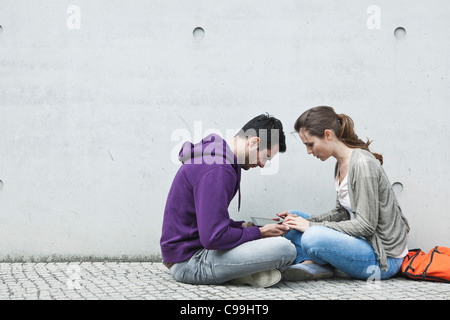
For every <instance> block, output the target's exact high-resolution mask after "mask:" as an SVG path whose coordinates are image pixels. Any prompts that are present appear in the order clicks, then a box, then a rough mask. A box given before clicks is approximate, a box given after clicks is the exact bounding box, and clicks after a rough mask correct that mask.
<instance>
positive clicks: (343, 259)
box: [285, 210, 403, 280]
mask: <svg viewBox="0 0 450 320" xmlns="http://www.w3.org/2000/svg"><path fill="white" fill-rule="evenodd" d="M289 212H290V213H292V214H296V215H298V216H300V217H303V218H305V219H307V218H309V217H311V215H309V214H307V213H304V212H301V211H295V210H292V211H289ZM285 238H287V239H289V240H291V242H292V243H293V244H294V245H295V248H296V249H297V257H296V259H295V263H300V262H302V261H304V260H313V261H314V262H316V263H319V264H330V265H332V266H333V267H335V268H337V269H339V270H341V271H343V272H344V273H346V274H347V275H349V276H351V277H353V278H357V279H364V280H366V279H368V278H369V277H371V279H374V278H375V279H377V280H383V279H388V278H390V277H392V276H394V275H395V274H396V273H397V272H398V271H399V270H400V268H401V265H402V262H403V258H391V257H388V270H387V271H383V270H381V267H380V263H379V261H378V259H377V254H376V253H375V251H374V249H373V248H372V246H371V245H370V244H369V243H368V242H367V241H366V240H365V239H363V238H355V237H352V236H349V235H347V234H344V233H342V232H339V231H336V230H333V229H331V228H327V227H323V226H313V227H310V228H308V229H307V230H306V231H305V232H304V233H301V232H299V231H296V230H291V231H289V233H287V234H286V235H285Z"/></svg>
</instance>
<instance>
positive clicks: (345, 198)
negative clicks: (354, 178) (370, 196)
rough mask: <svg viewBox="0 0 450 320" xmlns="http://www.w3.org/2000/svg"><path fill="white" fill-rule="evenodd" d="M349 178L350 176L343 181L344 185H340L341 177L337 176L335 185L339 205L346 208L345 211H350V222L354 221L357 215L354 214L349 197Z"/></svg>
mask: <svg viewBox="0 0 450 320" xmlns="http://www.w3.org/2000/svg"><path fill="white" fill-rule="evenodd" d="M347 177H348V174H347V175H346V176H345V178H344V180H342V183H341V184H340V185H339V177H338V176H336V179H335V180H334V183H335V185H336V191H337V193H338V199H339V203H340V204H341V206H343V207H344V208H345V210H347V211H348V213H349V214H350V220H352V219H354V218H355V215H354V214H353V211H352V205H351V204H350V197H349V195H348V183H347Z"/></svg>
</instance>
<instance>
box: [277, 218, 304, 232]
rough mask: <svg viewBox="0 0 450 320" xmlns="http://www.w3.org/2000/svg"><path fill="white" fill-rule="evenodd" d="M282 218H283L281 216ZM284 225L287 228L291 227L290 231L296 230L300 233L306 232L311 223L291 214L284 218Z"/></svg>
mask: <svg viewBox="0 0 450 320" xmlns="http://www.w3.org/2000/svg"><path fill="white" fill-rule="evenodd" d="M280 217H281V216H280ZM283 224H284V225H285V226H287V227H289V228H290V229H294V230H297V231H300V232H305V231H306V229H308V228H309V221H308V220H306V219H304V218H302V217H299V216H296V215H294V214H289V215H286V217H285V218H284V221H283Z"/></svg>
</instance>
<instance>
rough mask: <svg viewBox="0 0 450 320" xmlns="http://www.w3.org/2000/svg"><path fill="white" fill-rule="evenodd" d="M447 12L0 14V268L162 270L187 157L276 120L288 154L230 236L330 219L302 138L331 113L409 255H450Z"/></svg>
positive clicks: (437, 6)
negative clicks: (298, 216)
mask: <svg viewBox="0 0 450 320" xmlns="http://www.w3.org/2000/svg"><path fill="white" fill-rule="evenodd" d="M449 16H450V2H449V1H446V0H433V1H431V2H430V1H424V0H414V1H410V0H409V1H406V0H396V1H387V0H377V1H366V0H361V1H354V0H342V1H334V0H323V1H312V0H309V1H308V0H288V1H281V2H280V1H270V0H248V1H238V0H227V1H224V0H219V1H207V0H192V1H181V0H164V1H159V0H151V1H147V0H130V1H125V2H124V1H118V0H100V1H88V0H45V1H31V0H23V1H13V0H2V1H1V2H0V26H1V27H0V180H1V182H0V260H2V261H11V260H12V261H24V260H26V261H29V260H32V261H44V260H71V259H72V260H73V259H139V260H142V259H146V260H158V259H159V257H160V251H159V238H160V232H161V224H162V216H163V211H164V206H165V201H166V196H167V193H168V190H169V188H170V185H171V182H172V178H173V177H174V175H175V173H176V171H177V169H178V167H179V165H180V164H179V163H178V162H177V160H176V155H177V152H178V150H179V148H180V146H181V143H182V142H183V141H184V140H194V141H195V142H197V141H199V140H200V139H201V138H202V137H203V136H204V135H206V134H208V133H210V132H212V131H215V132H218V133H221V134H222V135H224V136H228V137H230V136H232V135H233V133H234V132H235V131H236V130H238V129H239V128H241V126H242V125H243V124H244V123H245V122H247V120H249V119H251V118H253V117H254V116H256V115H258V114H261V113H265V112H268V113H270V114H271V115H274V116H276V117H278V118H279V119H281V120H282V121H283V123H284V126H285V132H286V134H287V152H286V153H284V154H280V155H278V156H277V157H276V158H275V159H274V160H273V161H272V163H271V165H270V166H268V167H267V168H264V169H253V170H250V171H249V172H243V175H242V184H241V192H242V205H241V210H240V211H238V210H237V199H234V200H233V202H232V203H231V205H230V207H229V212H230V215H231V217H232V218H233V219H235V220H248V219H249V217H250V216H253V215H258V216H266V217H271V216H273V215H274V213H275V212H280V211H284V210H290V209H297V210H302V211H305V212H308V213H311V214H313V215H315V214H320V213H323V212H325V211H328V210H329V209H331V208H332V207H333V206H334V203H335V190H334V184H333V170H334V164H335V161H334V160H333V159H329V160H327V161H326V162H321V161H319V160H317V159H314V158H313V157H312V156H308V155H307V154H306V149H305V147H304V145H303V144H302V143H301V141H300V139H299V137H298V136H297V135H296V134H295V133H292V132H293V131H294V129H293V124H294V121H295V119H297V117H298V116H299V115H300V114H301V113H302V112H303V111H305V110H306V109H308V108H310V107H313V106H317V105H331V106H333V107H334V108H335V110H336V111H337V112H338V113H346V114H348V115H350V116H351V117H352V118H353V120H354V122H355V129H356V132H357V134H358V135H359V136H360V137H361V138H363V139H365V138H366V137H368V138H370V139H371V140H373V143H372V145H371V147H372V150H373V151H377V152H380V153H383V155H384V162H385V163H384V168H385V170H386V172H387V173H388V176H389V177H390V180H391V182H392V183H393V184H395V189H396V190H397V193H398V199H399V201H400V204H401V206H402V209H403V211H404V213H405V215H406V216H407V218H408V219H409V222H410V225H411V234H410V240H409V247H410V248H417V247H420V248H422V249H424V250H429V249H431V247H432V246H434V245H444V246H450V237H449V234H450V219H449V217H448V209H449V208H450V205H449V199H450V191H449V190H450V189H449V187H448V184H449V181H450V170H449V169H448V168H449V164H448V163H449V159H450V154H449V153H450V148H449V145H448V140H449V138H450V125H449V123H450V113H449V111H448V110H449V109H448V106H449V101H450V79H449V73H450V37H448V35H447V32H448V30H450V19H449V18H448V17H449Z"/></svg>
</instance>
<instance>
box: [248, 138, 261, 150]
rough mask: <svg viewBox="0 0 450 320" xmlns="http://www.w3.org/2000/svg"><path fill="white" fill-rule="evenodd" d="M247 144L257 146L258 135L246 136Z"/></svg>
mask: <svg viewBox="0 0 450 320" xmlns="http://www.w3.org/2000/svg"><path fill="white" fill-rule="evenodd" d="M248 146H249V147H253V148H254V147H256V148H259V137H249V138H248Z"/></svg>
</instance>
